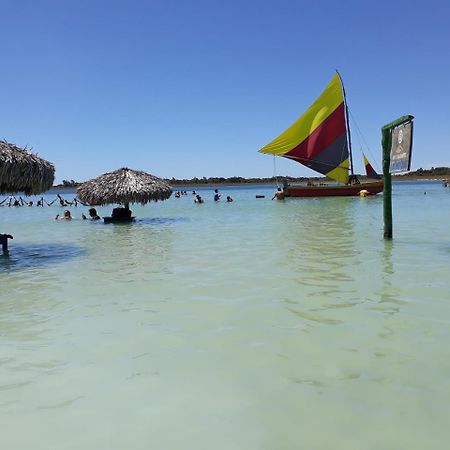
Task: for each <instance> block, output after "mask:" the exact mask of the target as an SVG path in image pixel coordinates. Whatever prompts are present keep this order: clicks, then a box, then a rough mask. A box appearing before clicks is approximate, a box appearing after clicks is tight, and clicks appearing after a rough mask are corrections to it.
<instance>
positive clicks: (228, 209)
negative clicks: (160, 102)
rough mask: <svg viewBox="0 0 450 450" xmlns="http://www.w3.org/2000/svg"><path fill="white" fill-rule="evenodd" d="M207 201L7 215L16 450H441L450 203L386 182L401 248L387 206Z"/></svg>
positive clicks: (9, 368) (5, 354)
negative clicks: (128, 218)
mask: <svg viewBox="0 0 450 450" xmlns="http://www.w3.org/2000/svg"><path fill="white" fill-rule="evenodd" d="M175 189H176V188H175ZM194 189H195V190H196V191H197V190H198V191H200V192H201V196H202V197H203V198H204V200H205V203H204V204H201V205H196V204H194V196H193V195H192V190H194ZM216 189H217V188H216ZM218 190H219V194H221V199H220V201H218V202H214V200H213V195H214V188H211V187H206V186H196V187H195V188H193V189H191V188H190V189H189V190H188V195H183V196H181V197H180V198H175V197H174V196H173V195H172V197H171V198H170V199H169V200H167V201H165V202H157V203H152V204H148V205H146V206H141V205H131V206H130V207H131V209H132V211H133V215H135V216H136V217H137V219H136V222H135V223H134V224H127V225H114V224H111V225H108V224H104V223H103V222H102V221H89V220H87V221H83V220H81V213H83V212H84V213H86V212H87V207H84V206H82V205H78V206H77V207H74V206H71V207H68V209H70V211H71V213H72V215H73V216H74V220H72V221H70V222H66V221H55V220H54V216H55V214H56V213H61V211H62V210H63V209H62V208H61V207H60V206H56V203H54V204H53V206H51V207H48V206H45V207H43V208H36V207H32V208H28V207H17V208H14V207H10V208H8V207H2V208H1V214H0V228H1V229H2V230H9V231H11V232H12V234H14V240H13V241H11V248H10V256H9V257H8V258H0V282H1V290H0V300H1V301H0V309H1V329H2V333H1V334H2V346H1V347H0V364H1V369H2V370H1V371H0V389H1V392H2V395H1V401H0V415H1V417H2V419H1V429H2V441H3V442H8V448H14V449H21V450H22V449H30V448H33V449H34V450H48V449H49V448H67V449H71V450H72V449H80V448H85V449H94V448H110V449H123V448H133V449H134V450H136V449H137V450H141V449H142V450H144V449H148V448H166V449H183V450H186V449H195V450H197V449H198V448H206V447H208V448H211V447H212V448H214V449H219V450H222V449H223V450H229V449H237V448H245V449H247V450H253V449H254V450H260V449H263V448H266V449H295V448H299V442H301V447H303V448H315V449H329V448H339V449H346V450H347V449H357V448H361V445H360V444H361V443H364V442H372V443H376V442H381V444H380V445H379V446H377V445H369V446H368V447H366V448H373V449H385V448H395V449H417V450H419V449H420V450H421V449H423V448H433V449H437V448H445V446H446V444H445V443H446V442H448V441H449V440H450V431H449V428H448V426H447V418H448V417H449V416H450V390H449V389H448V373H449V372H450V349H449V346H448V342H449V339H450V331H449V330H450V328H449V327H448V320H447V318H448V317H450V303H449V301H448V300H449V297H448V292H450V281H449V277H448V267H449V265H450V229H449V227H448V224H449V223H450V189H448V188H444V187H443V186H442V183H441V182H408V183H406V182H405V183H403V182H402V183H400V182H398V183H397V182H395V183H394V190H393V203H394V231H395V239H394V241H385V240H383V222H382V203H383V197H382V195H378V196H374V197H370V198H369V197H366V198H360V197H351V198H349V197H342V198H309V199H292V200H286V201H271V200H270V199H271V198H272V196H273V193H274V190H275V186H274V185H273V184H272V185H255V186H229V187H225V186H224V187H219V188H218ZM57 192H58V191H51V192H48V193H46V194H45V195H44V198H45V199H46V200H48V201H49V202H50V201H51V200H53V199H54V198H55V196H56V193H57ZM59 192H60V193H61V195H62V196H63V197H64V198H66V199H68V200H71V199H72V198H73V196H74V195H75V192H76V191H75V190H74V189H72V190H64V191H59ZM425 193H426V195H424V194H425ZM228 195H230V196H232V198H233V199H234V201H233V202H232V203H227V202H226V201H225V198H226V196H228ZM256 195H264V198H256ZM37 198H39V196H38V197H36V198H35V199H37ZM112 208H113V205H109V206H101V207H98V208H97V211H98V213H99V215H100V216H102V217H103V216H106V215H109V214H110V212H111V209H112ZM430 380H432V382H430ZM130 416H131V418H132V419H131V420H130ZM23 430H26V432H24V431H23ZM105 430H108V431H107V433H106V434H105ZM324 430H326V432H325V431H324ZM362 447H365V446H364V445H363V446H362Z"/></svg>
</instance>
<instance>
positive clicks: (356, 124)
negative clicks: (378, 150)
mask: <svg viewBox="0 0 450 450" xmlns="http://www.w3.org/2000/svg"><path fill="white" fill-rule="evenodd" d="M349 113H350V116H351V118H352V122H353V124H354V125H355V128H356V132H357V133H358V137H359V138H360V139H361V140H362V142H363V144H364V146H365V148H366V149H367V150H366V151H367V152H368V153H369V155H370V158H371V160H372V161H373V163H374V166H375V167H376V169H377V171H380V170H381V169H380V166H379V165H378V164H377V159H376V158H375V157H374V155H373V153H372V150H371V149H370V147H369V144H368V143H367V141H366V139H365V138H364V135H363V133H362V131H361V129H360V128H359V126H358V122H357V121H356V118H355V116H354V115H353V114H352V112H351V111H350V110H349ZM361 152H362V153H363V151H362V146H361Z"/></svg>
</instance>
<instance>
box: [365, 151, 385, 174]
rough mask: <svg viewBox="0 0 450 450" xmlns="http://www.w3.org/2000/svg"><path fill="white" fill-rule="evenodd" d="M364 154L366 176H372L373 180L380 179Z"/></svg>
mask: <svg viewBox="0 0 450 450" xmlns="http://www.w3.org/2000/svg"><path fill="white" fill-rule="evenodd" d="M363 156H364V166H365V167H366V175H367V178H372V179H374V180H380V179H381V177H380V175H378V174H377V173H376V172H375V169H374V168H373V167H372V165H371V164H370V162H369V160H368V159H367V158H366V155H365V154H364V153H363Z"/></svg>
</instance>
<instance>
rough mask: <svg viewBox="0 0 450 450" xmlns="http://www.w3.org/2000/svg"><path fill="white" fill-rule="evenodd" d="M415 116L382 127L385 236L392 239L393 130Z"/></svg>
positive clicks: (402, 118)
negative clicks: (391, 165)
mask: <svg viewBox="0 0 450 450" xmlns="http://www.w3.org/2000/svg"><path fill="white" fill-rule="evenodd" d="M413 119H414V116H409V115H408V116H403V117H400V119H397V120H394V121H393V122H391V123H388V124H387V125H385V126H384V127H383V128H381V145H382V147H383V180H384V189H383V216H384V238H385V239H392V235H393V234H392V179H391V173H390V171H389V167H390V164H391V148H392V131H393V129H394V128H395V127H398V126H399V125H403V124H404V123H406V122H411V121H412V120H413Z"/></svg>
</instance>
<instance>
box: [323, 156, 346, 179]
mask: <svg viewBox="0 0 450 450" xmlns="http://www.w3.org/2000/svg"><path fill="white" fill-rule="evenodd" d="M349 165H350V164H349V160H348V158H347V159H346V160H345V161H343V162H342V163H341V164H340V165H339V166H338V167H336V168H334V169H333V170H331V171H330V172H328V173H327V174H326V175H327V177H328V178H331V179H332V180H336V181H338V182H339V183H344V184H347V183H348V178H349V176H348V169H349Z"/></svg>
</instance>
